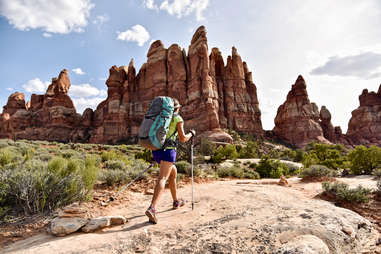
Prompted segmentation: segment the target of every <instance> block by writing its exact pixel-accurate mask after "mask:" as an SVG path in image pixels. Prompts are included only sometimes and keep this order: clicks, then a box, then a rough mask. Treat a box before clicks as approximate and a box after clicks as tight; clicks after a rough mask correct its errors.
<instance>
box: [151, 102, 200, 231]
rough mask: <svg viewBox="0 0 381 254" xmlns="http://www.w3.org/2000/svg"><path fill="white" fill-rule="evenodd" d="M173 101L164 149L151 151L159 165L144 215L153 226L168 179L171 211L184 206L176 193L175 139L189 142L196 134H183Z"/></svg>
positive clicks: (182, 127)
mask: <svg viewBox="0 0 381 254" xmlns="http://www.w3.org/2000/svg"><path fill="white" fill-rule="evenodd" d="M173 101H174V109H175V111H174V114H173V117H172V120H171V123H170V124H169V130H168V133H167V137H166V138H167V141H166V142H167V145H166V148H164V149H160V150H156V151H152V155H153V159H154V160H155V161H156V162H157V163H158V164H160V173H159V177H158V179H157V183H156V186H155V190H154V193H153V197H152V201H151V205H150V206H149V207H148V209H147V211H146V213H145V214H146V215H147V217H148V218H149V221H150V222H151V223H153V224H156V223H157V218H156V205H157V202H158V201H159V199H160V197H161V195H162V194H163V191H164V188H165V183H166V181H167V179H168V178H169V189H170V190H171V195H172V199H173V209H177V208H179V207H181V206H183V205H184V200H183V199H179V198H178V197H177V192H176V177H177V169H176V166H175V164H174V163H175V162H176V145H177V142H176V139H177V137H178V138H179V140H180V142H182V143H184V142H187V141H189V140H190V139H191V138H192V137H193V136H194V135H195V134H196V132H195V131H194V130H191V131H190V132H189V133H188V134H185V133H184V121H183V118H182V117H181V116H180V115H179V111H180V107H181V105H180V103H179V101H178V100H177V99H173Z"/></svg>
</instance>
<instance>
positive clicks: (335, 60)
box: [311, 52, 381, 79]
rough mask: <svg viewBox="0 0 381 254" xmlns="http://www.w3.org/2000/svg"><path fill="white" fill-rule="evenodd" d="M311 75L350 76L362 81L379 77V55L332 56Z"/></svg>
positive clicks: (380, 59) (380, 68) (380, 57)
mask: <svg viewBox="0 0 381 254" xmlns="http://www.w3.org/2000/svg"><path fill="white" fill-rule="evenodd" d="M311 74H312V75H328V76H344V77H345V76H352V77H358V78H363V79H373V78H378V77H381V54H379V53H375V52H364V53H361V54H358V55H350V56H332V57H330V58H329V59H328V61H327V62H326V63H325V64H324V65H322V66H319V67H317V68H315V69H313V70H312V71H311Z"/></svg>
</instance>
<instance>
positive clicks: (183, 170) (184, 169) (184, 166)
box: [175, 161, 191, 175]
mask: <svg viewBox="0 0 381 254" xmlns="http://www.w3.org/2000/svg"><path fill="white" fill-rule="evenodd" d="M175 166H176V168H177V173H180V174H186V175H189V172H190V171H191V164H190V163H189V162H187V161H177V162H176V163H175Z"/></svg>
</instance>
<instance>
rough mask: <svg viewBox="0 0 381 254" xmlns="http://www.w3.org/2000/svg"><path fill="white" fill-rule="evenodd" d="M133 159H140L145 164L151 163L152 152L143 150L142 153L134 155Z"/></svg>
mask: <svg viewBox="0 0 381 254" xmlns="http://www.w3.org/2000/svg"><path fill="white" fill-rule="evenodd" d="M135 159H142V160H144V161H146V162H152V161H153V156H152V152H151V150H148V149H144V150H143V151H141V152H138V153H136V154H135Z"/></svg>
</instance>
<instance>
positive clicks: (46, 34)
mask: <svg viewBox="0 0 381 254" xmlns="http://www.w3.org/2000/svg"><path fill="white" fill-rule="evenodd" d="M42 36H44V37H45V38H50V37H52V34H50V33H43V34H42Z"/></svg>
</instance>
